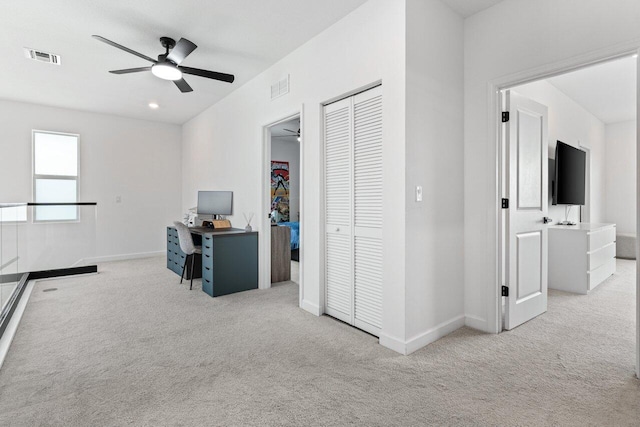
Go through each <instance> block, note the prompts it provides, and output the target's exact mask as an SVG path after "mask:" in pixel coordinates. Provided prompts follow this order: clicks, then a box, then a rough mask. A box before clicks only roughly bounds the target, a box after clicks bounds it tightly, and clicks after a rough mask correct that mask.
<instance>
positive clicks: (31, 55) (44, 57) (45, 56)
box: [24, 47, 60, 65]
mask: <svg viewBox="0 0 640 427" xmlns="http://www.w3.org/2000/svg"><path fill="white" fill-rule="evenodd" d="M24 56H25V57H27V58H28V59H33V60H34V61H39V62H46V63H47V64H56V65H60V55H56V54H54V53H47V52H42V51H41V50H36V49H30V48H28V47H25V48H24Z"/></svg>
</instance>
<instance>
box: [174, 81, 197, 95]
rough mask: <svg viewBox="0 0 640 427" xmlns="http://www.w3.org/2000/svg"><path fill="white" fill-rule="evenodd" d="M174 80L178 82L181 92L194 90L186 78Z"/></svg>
mask: <svg viewBox="0 0 640 427" xmlns="http://www.w3.org/2000/svg"><path fill="white" fill-rule="evenodd" d="M173 82H174V83H175V84H176V86H178V89H180V92H182V93H185V92H193V89H192V88H191V86H189V83H187V82H186V80H185V79H180V80H174V81H173Z"/></svg>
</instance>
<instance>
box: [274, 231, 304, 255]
mask: <svg viewBox="0 0 640 427" xmlns="http://www.w3.org/2000/svg"><path fill="white" fill-rule="evenodd" d="M278 225H279V226H280V227H289V228H290V229H291V259H292V260H294V261H298V259H299V254H298V252H299V251H298V249H300V223H299V222H279V223H278Z"/></svg>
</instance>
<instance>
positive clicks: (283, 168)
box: [271, 160, 289, 222]
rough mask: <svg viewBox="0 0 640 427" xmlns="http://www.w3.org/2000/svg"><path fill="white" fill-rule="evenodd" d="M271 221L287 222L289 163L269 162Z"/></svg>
mask: <svg viewBox="0 0 640 427" xmlns="http://www.w3.org/2000/svg"><path fill="white" fill-rule="evenodd" d="M271 221H273V222H288V221H289V162H281V161H278V160H272V161H271Z"/></svg>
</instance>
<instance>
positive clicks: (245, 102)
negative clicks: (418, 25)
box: [182, 0, 405, 341]
mask: <svg viewBox="0 0 640 427" xmlns="http://www.w3.org/2000/svg"><path fill="white" fill-rule="evenodd" d="M286 74H289V75H290V76H291V91H290V93H289V94H287V95H285V96H282V97H280V98H277V99H276V100H274V101H271V100H270V85H271V84H272V83H273V82H275V81H277V80H279V79H280V78H282V77H283V76H285V75H286ZM380 80H381V81H382V91H383V95H382V96H383V102H384V109H383V122H384V129H383V140H384V143H383V156H384V161H383V168H384V172H383V173H384V193H385V206H384V208H383V222H384V224H385V225H384V234H383V240H384V252H383V256H384V259H385V264H384V272H383V282H384V287H383V299H384V304H383V333H385V334H387V335H388V336H391V337H394V339H395V338H397V339H399V340H401V341H404V338H405V297H404V283H405V273H404V260H405V254H404V251H405V242H404V241H405V221H404V216H403V215H399V214H398V211H399V209H400V210H402V206H405V201H404V198H405V192H404V190H403V189H404V182H405V176H404V173H402V171H404V166H405V149H404V135H405V113H404V112H405V3H404V1H387V0H371V1H369V2H367V3H365V4H364V5H363V6H361V7H360V8H358V9H356V10H355V11H354V12H352V13H351V14H349V15H347V16H346V17H345V18H344V19H342V20H341V21H339V22H337V23H336V24H334V25H333V26H331V27H330V28H328V29H327V30H325V31H324V32H322V33H321V34H319V35H318V36H316V37H315V38H313V39H312V40H310V41H309V42H307V43H306V44H304V45H303V46H301V47H300V48H298V49H297V50H296V51H294V52H292V53H291V54H290V55H288V56H287V57H285V58H284V59H282V60H281V61H279V62H278V63H276V64H274V65H273V66H272V67H271V68H270V69H268V70H266V71H265V72H264V73H262V74H260V75H259V76H257V77H256V78H254V79H253V80H251V81H250V82H248V83H247V84H245V85H244V86H242V87H240V88H238V89H237V90H236V91H235V92H233V93H232V94H231V95H229V96H228V97H226V98H225V99H223V100H222V101H220V102H218V103H217V104H215V105H213V106H212V107H211V108H209V109H208V110H206V111H204V112H203V113H202V114H200V115H198V116H197V117H195V118H194V119H192V120H190V121H189V122H187V123H186V124H185V125H184V126H183V132H182V139H183V168H182V169H183V175H182V194H183V198H182V206H183V208H188V207H191V206H194V204H195V199H196V192H197V190H198V189H199V188H204V187H206V188H211V189H215V188H218V187H219V188H226V189H229V190H232V191H234V215H233V216H231V217H230V220H231V221H232V223H233V225H235V226H237V225H238V224H240V223H242V222H243V219H242V212H249V211H250V212H263V211H264V213H265V217H266V213H267V212H266V211H265V206H263V202H262V200H261V182H262V181H263V176H262V174H263V173H264V174H265V177H266V176H268V175H267V174H268V171H267V170H266V169H265V164H264V163H263V162H262V160H261V158H262V154H261V153H262V151H263V147H262V144H263V140H262V138H263V127H264V126H266V125H268V124H271V123H273V122H275V121H278V120H282V119H284V118H286V117H288V116H291V115H293V114H295V113H297V112H299V111H300V110H301V109H304V111H303V115H302V117H301V127H302V143H301V144H302V151H303V160H302V170H303V171H304V173H305V176H304V180H303V184H302V185H303V188H302V191H301V192H302V195H303V197H302V203H303V206H302V207H301V211H302V212H303V213H302V216H303V218H302V222H301V238H302V239H303V241H302V245H301V249H302V253H301V256H302V261H303V263H304V269H303V270H304V271H303V275H302V281H303V289H302V292H303V301H302V307H303V308H305V309H306V310H309V311H311V312H313V313H316V314H320V313H321V312H322V307H323V306H324V286H321V283H323V272H322V269H321V265H322V264H321V260H322V258H321V256H322V253H323V251H322V233H323V222H322V221H323V216H322V214H321V213H322V205H321V201H322V199H323V198H322V194H323V193H322V182H321V165H322V162H321V161H320V159H322V158H323V150H322V146H321V144H320V140H321V137H320V135H321V122H320V118H321V104H322V103H323V102H326V101H328V100H331V99H334V98H335V97H339V96H341V95H343V94H346V93H349V92H351V91H354V90H356V89H358V88H361V87H363V86H366V85H370V84H372V83H375V82H377V81H380ZM267 160H268V159H267ZM399 207H400V208H399ZM253 226H254V227H255V228H256V229H258V230H259V228H260V224H259V223H258V222H257V220H255V221H254V223H253ZM260 231H261V232H262V230H260Z"/></svg>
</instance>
